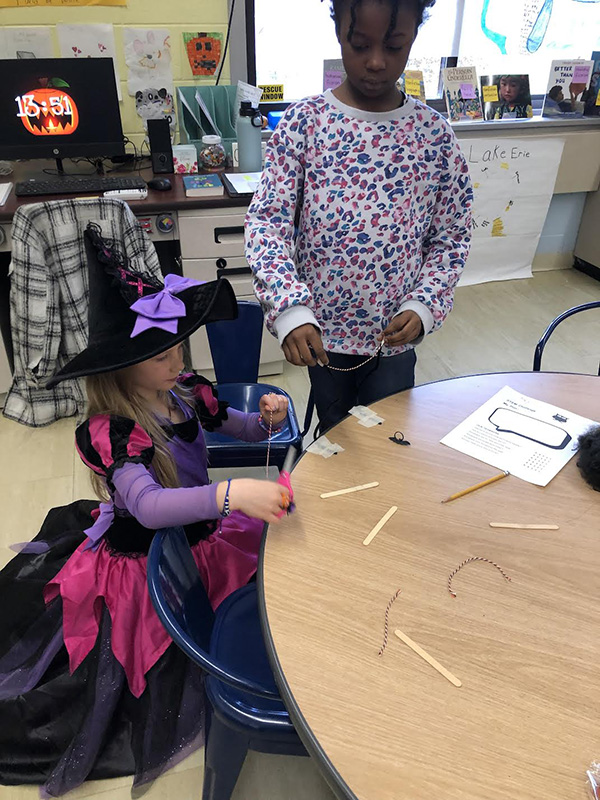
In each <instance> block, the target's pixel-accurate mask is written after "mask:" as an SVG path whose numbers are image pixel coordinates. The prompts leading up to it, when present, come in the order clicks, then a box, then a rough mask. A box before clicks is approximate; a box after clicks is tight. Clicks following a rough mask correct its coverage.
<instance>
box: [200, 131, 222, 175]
mask: <svg viewBox="0 0 600 800" xmlns="http://www.w3.org/2000/svg"><path fill="white" fill-rule="evenodd" d="M198 158H199V160H200V166H201V167H202V169H207V170H218V169H222V168H223V167H224V166H225V162H226V161H227V153H226V152H225V148H224V147H223V142H222V140H221V137H220V136H203V137H202V147H201V148H200V152H199V153H198Z"/></svg>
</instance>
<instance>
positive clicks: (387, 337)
mask: <svg viewBox="0 0 600 800" xmlns="http://www.w3.org/2000/svg"><path fill="white" fill-rule="evenodd" d="M422 335H423V323H422V322H421V317H420V316H419V315H418V314H417V312H416V311H403V312H402V313H401V314H399V315H398V316H397V317H394V319H393V320H392V321H391V322H390V324H389V325H388V326H387V328H386V329H385V330H384V332H383V333H382V334H381V335H380V336H379V341H381V340H382V339H383V343H384V344H385V345H387V346H388V347H397V346H398V345H400V344H408V343H409V342H413V341H414V340H415V339H418V338H419V336H422Z"/></svg>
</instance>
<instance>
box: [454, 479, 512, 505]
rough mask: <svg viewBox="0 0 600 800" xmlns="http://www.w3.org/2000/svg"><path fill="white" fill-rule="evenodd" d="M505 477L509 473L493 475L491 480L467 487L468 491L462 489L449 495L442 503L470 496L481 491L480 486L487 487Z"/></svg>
mask: <svg viewBox="0 0 600 800" xmlns="http://www.w3.org/2000/svg"><path fill="white" fill-rule="evenodd" d="M507 475H510V472H501V473H500V474H499V475H494V477H493V478H488V479H487V481H481V483H476V484H475V486H469V488H468V489H463V490H462V492H456V494H451V495H450V497H447V498H446V499H445V500H442V503H449V502H450V501H451V500H456V499H457V498H458V497H463V496H464V495H465V494H470V493H471V492H474V491H475V490H476V489H481V487H482V486H488V485H489V484H490V483H495V482H496V481H499V480H502V478H506V476H507Z"/></svg>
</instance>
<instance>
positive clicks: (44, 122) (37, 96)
mask: <svg viewBox="0 0 600 800" xmlns="http://www.w3.org/2000/svg"><path fill="white" fill-rule="evenodd" d="M40 84H41V85H40V86H39V87H38V88H34V89H31V90H30V91H28V92H24V93H23V94H22V95H20V96H19V97H17V98H15V99H16V102H17V106H18V113H17V116H18V117H20V119H21V122H22V123H23V125H24V126H25V129H26V130H28V131H29V133H32V134H33V135H34V136H69V135H70V134H72V133H74V131H76V130H77V126H78V125H79V111H78V109H77V104H76V103H75V101H74V100H73V98H72V97H71V95H70V94H68V93H67V92H66V91H65V88H69V87H68V84H67V83H66V82H65V81H63V80H60V79H58V78H52V79H50V80H47V79H41V80H40Z"/></svg>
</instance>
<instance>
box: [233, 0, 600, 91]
mask: <svg viewBox="0 0 600 800" xmlns="http://www.w3.org/2000/svg"><path fill="white" fill-rule="evenodd" d="M247 8H248V9H249V13H252V12H253V13H254V25H255V44H256V82H257V83H261V84H264V83H282V84H283V86H284V92H285V94H284V97H285V100H286V101H289V100H297V99H299V98H301V97H305V96H307V95H311V94H318V93H319V92H321V91H322V88H323V60H324V59H335V58H339V57H340V48H339V44H338V42H337V39H336V37H335V30H334V26H333V22H332V20H331V19H330V17H329V0H323V2H320V0H250V2H247ZM249 29H251V26H249ZM593 50H600V0H437V5H435V6H434V7H433V8H432V9H431V11H430V16H429V19H428V20H427V21H426V22H425V23H424V24H423V26H422V28H421V30H420V32H419V35H418V37H417V40H416V42H415V44H414V46H413V49H412V51H411V58H410V61H409V63H408V69H420V70H422V71H423V73H424V76H425V88H426V93H427V97H429V98H436V97H438V96H439V95H438V84H439V68H440V59H441V58H442V57H443V56H450V55H453V54H454V55H456V54H458V64H459V66H471V65H475V66H476V67H477V72H478V74H479V75H486V74H501V73H504V72H515V73H520V72H522V73H528V74H529V75H530V79H531V90H532V93H533V94H544V93H545V90H546V83H547V80H548V74H549V71H550V62H551V61H552V60H553V59H570V58H586V59H589V57H590V55H591V53H592V51H593Z"/></svg>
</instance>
